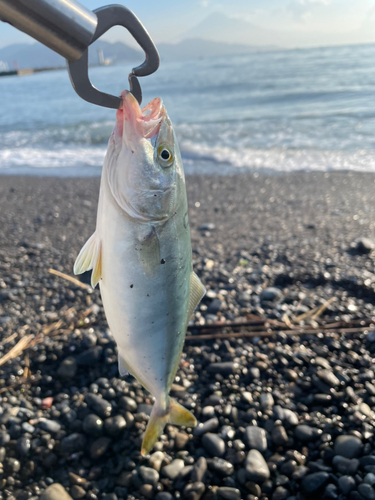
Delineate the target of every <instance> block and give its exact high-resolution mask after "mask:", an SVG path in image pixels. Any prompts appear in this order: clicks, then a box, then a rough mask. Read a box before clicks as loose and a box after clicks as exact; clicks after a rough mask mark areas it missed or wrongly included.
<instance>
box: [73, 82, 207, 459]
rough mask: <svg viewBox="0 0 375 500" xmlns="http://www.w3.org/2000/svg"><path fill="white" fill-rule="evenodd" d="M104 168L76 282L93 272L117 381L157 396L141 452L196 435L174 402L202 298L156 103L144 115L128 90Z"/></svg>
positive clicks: (173, 156)
mask: <svg viewBox="0 0 375 500" xmlns="http://www.w3.org/2000/svg"><path fill="white" fill-rule="evenodd" d="M121 98H122V106H121V107H120V108H119V109H118V110H117V112H116V123H115V127H114V130H113V132H112V135H111V137H110V139H109V142H108V149H107V153H106V156H105V160H104V166H103V170H102V176H101V182H100V191H99V201H98V211H97V219H96V229H95V232H94V233H93V234H92V236H91V237H90V238H89V239H88V241H87V242H86V243H85V245H84V246H83V248H82V250H81V251H80V253H79V255H78V257H77V259H76V261H75V264H74V274H76V275H78V274H81V273H84V272H85V271H89V270H91V271H92V274H91V284H92V287H93V288H94V287H95V286H96V285H97V284H98V283H99V288H100V293H101V297H102V302H103V307H104V311H105V315H106V318H107V322H108V326H109V329H110V331H111V332H112V334H113V336H114V338H115V340H116V344H117V349H118V367H119V372H120V375H121V376H125V375H127V374H131V375H133V376H134V377H135V378H136V379H137V380H138V381H139V382H140V384H141V385H142V386H143V387H144V388H145V389H146V390H147V391H148V392H150V393H151V395H152V396H153V397H154V398H155V403H154V405H153V408H152V411H151V415H150V419H149V421H148V425H147V428H146V432H145V434H144V438H143V442H142V447H141V454H142V455H146V454H149V452H150V451H151V450H152V448H153V446H154V445H155V443H156V441H157V440H158V438H159V437H160V436H161V434H162V433H163V430H164V427H165V425H166V424H167V423H171V424H173V425H179V426H186V427H194V426H195V425H196V424H197V421H196V418H195V417H194V415H193V414H192V413H191V412H190V411H188V410H187V409H186V408H184V407H183V406H182V405H180V404H179V403H178V402H177V401H175V400H174V399H173V398H171V397H170V395H169V392H170V389H171V386H172V383H173V380H174V378H175V375H176V372H177V369H178V366H179V362H180V358H181V354H182V349H183V345H184V341H185V335H186V330H187V326H188V323H189V321H190V319H191V317H192V315H193V312H194V310H195V308H196V307H197V305H198V304H199V303H200V301H201V300H202V298H203V296H204V294H205V287H204V286H203V284H202V283H201V281H200V280H199V278H198V276H197V275H196V274H195V273H194V271H193V268H192V249H191V240H190V228H189V219H188V203H187V195H186V185H185V176H184V170H183V165H182V160H181V154H180V150H179V147H178V143H177V140H176V135H175V132H174V129H173V126H172V123H171V120H170V118H169V116H168V114H167V111H166V109H165V106H164V104H163V102H162V100H161V99H160V98H155V99H153V100H152V101H151V102H150V103H149V104H148V105H147V106H145V107H144V108H143V109H141V108H140V106H139V104H138V102H137V100H136V99H135V98H134V96H133V95H132V94H131V93H130V92H128V91H124V92H123V93H122V94H121Z"/></svg>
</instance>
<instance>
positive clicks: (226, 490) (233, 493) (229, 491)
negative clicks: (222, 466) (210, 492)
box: [217, 486, 241, 500]
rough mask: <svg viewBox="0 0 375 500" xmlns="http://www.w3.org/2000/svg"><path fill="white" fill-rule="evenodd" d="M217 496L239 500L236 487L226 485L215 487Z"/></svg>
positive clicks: (226, 499) (229, 499)
mask: <svg viewBox="0 0 375 500" xmlns="http://www.w3.org/2000/svg"><path fill="white" fill-rule="evenodd" d="M217 494H218V497H219V498H224V499H225V500H241V492H240V490H238V489H237V488H230V487H228V486H221V487H220V488H218V489H217Z"/></svg>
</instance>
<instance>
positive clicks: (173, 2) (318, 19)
mask: <svg viewBox="0 0 375 500" xmlns="http://www.w3.org/2000/svg"><path fill="white" fill-rule="evenodd" d="M80 3H81V4H83V5H85V6H86V7H88V8H89V9H96V8H98V7H101V6H103V4H104V5H105V4H106V3H105V2H103V0H81V2H80ZM108 3H111V2H108ZM117 3H122V4H123V5H126V7H128V8H129V9H131V10H132V11H133V12H134V13H135V14H136V15H137V16H138V17H139V18H140V20H141V21H142V22H143V24H144V25H145V26H146V28H147V30H148V31H149V33H150V34H151V36H152V38H153V39H154V41H155V43H156V44H158V43H161V42H169V43H175V42H178V41H179V40H181V39H183V38H184V37H185V38H186V37H187V36H188V35H189V33H190V32H191V33H194V34H196V30H195V31H194V28H195V27H196V26H197V25H200V23H202V22H204V20H205V19H206V18H210V16H211V15H212V14H214V13H221V14H224V15H225V16H227V17H229V18H233V19H234V20H238V22H239V23H242V28H244V27H245V28H246V26H245V25H244V24H243V22H244V21H246V22H248V23H251V24H252V25H255V26H257V27H259V28H262V29H264V30H265V31H264V38H265V37H266V36H267V35H266V33H268V36H271V37H272V33H275V40H276V41H277V45H282V46H285V47H305V46H324V45H341V44H349V43H375V29H374V26H375V0H262V1H261V2H260V1H259V0H235V1H233V0H220V1H216V0H158V1H157V2H153V1H151V0H128V1H126V2H122V1H121V0H120V1H117ZM205 26H208V25H207V24H206V25H205V24H202V33H201V35H202V37H204V36H205V33H204V31H206V30H205V29H204V27H205ZM231 26H232V30H229V31H228V32H226V33H225V36H223V41H225V42H229V43H231V42H232V43H248V44H253V43H254V42H253V40H252V39H251V38H249V39H246V29H245V30H243V34H242V35H241V38H239V35H238V33H237V34H236V29H235V23H234V24H233V22H232V23H231ZM239 26H240V25H239ZM213 29H214V27H213ZM124 31H125V30H124V29H123V28H114V29H112V30H110V31H109V32H108V33H107V34H106V35H103V38H104V39H107V40H109V41H118V40H120V41H124V42H125V43H129V44H131V45H132V44H133V41H132V39H131V37H130V36H129V35H127V34H126V35H124ZM198 31H199V30H198ZM211 32H212V30H210V33H209V35H207V36H208V37H209V38H211V39H212V38H216V39H218V38H220V32H218V34H217V35H216V36H214V35H212V33H211ZM278 33H279V34H280V33H281V36H279V37H278V36H277V34H278ZM265 41H266V40H264V39H263V38H262V36H260V40H259V43H260V44H264V43H265ZM29 42H32V39H31V38H30V37H28V36H27V35H25V34H23V33H21V32H19V31H17V30H16V29H15V28H13V27H12V26H9V25H7V24H6V23H1V22H0V48H1V47H4V46H7V45H10V44H12V43H29Z"/></svg>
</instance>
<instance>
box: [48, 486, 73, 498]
mask: <svg viewBox="0 0 375 500" xmlns="http://www.w3.org/2000/svg"><path fill="white" fill-rule="evenodd" d="M40 500H73V499H72V497H71V496H70V495H69V493H67V491H66V490H65V488H64V487H63V486H61V484H58V483H54V484H51V485H50V486H48V488H46V489H45V490H44V491H43V493H42V494H41V495H40Z"/></svg>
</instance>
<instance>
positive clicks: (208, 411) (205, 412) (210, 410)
mask: <svg viewBox="0 0 375 500" xmlns="http://www.w3.org/2000/svg"><path fill="white" fill-rule="evenodd" d="M214 416H215V408H214V407H213V406H210V405H207V406H204V407H203V408H202V417H203V418H204V419H206V418H212V417H214Z"/></svg>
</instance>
